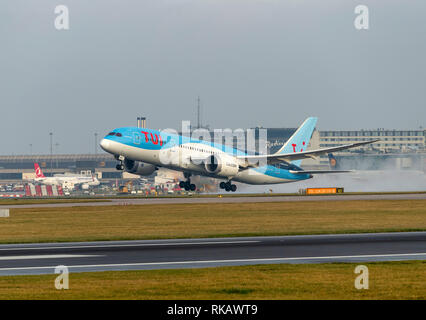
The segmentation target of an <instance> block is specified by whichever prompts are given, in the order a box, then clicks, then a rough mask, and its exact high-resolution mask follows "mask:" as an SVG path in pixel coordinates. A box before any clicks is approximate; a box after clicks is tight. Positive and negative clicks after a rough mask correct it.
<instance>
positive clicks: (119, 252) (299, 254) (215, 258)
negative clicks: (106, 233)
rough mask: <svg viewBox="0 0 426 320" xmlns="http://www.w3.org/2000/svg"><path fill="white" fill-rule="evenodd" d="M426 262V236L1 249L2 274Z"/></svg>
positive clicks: (14, 246)
mask: <svg viewBox="0 0 426 320" xmlns="http://www.w3.org/2000/svg"><path fill="white" fill-rule="evenodd" d="M395 260H426V232H407V233H371V234H345V235H316V236H283V237H244V238H214V239H180V240H146V241H104V242H77V243H76V242H74V243H44V244H10V245H0V275H24V274H52V273H54V270H55V268H56V267H57V266H59V265H65V266H67V267H68V270H69V272H89V271H90V272H92V271H110V270H147V269H175V268H203V267H217V266H237V265H255V264H273V263H325V262H371V261H395Z"/></svg>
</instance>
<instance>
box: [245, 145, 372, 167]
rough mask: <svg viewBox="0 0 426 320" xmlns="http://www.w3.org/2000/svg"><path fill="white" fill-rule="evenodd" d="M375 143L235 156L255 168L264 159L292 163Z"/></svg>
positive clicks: (268, 161) (271, 161)
mask: <svg viewBox="0 0 426 320" xmlns="http://www.w3.org/2000/svg"><path fill="white" fill-rule="evenodd" d="M377 141H380V140H379V139H376V140H371V141H363V142H356V143H351V144H344V145H341V146H337V147H331V148H324V149H316V150H309V151H302V152H293V153H278V154H277V153H274V154H268V155H255V156H237V159H240V160H243V161H245V165H246V166H247V167H256V166H258V165H259V164H260V161H261V160H265V159H266V161H267V163H268V164H275V163H281V162H287V163H290V162H291V161H294V160H301V159H307V158H314V157H316V156H319V155H321V154H325V153H330V152H335V151H341V150H345V149H350V148H355V147H359V146H362V145H365V144H369V143H374V142H377Z"/></svg>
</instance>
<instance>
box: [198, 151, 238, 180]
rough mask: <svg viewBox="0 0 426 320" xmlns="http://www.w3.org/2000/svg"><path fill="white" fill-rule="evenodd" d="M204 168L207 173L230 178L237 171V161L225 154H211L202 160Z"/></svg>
mask: <svg viewBox="0 0 426 320" xmlns="http://www.w3.org/2000/svg"><path fill="white" fill-rule="evenodd" d="M204 168H205V170H206V171H207V172H208V173H212V174H216V175H218V176H221V177H225V178H231V177H233V176H235V175H236V174H237V173H238V171H239V167H238V163H237V161H236V160H235V158H233V157H231V156H227V155H211V156H209V157H208V158H207V159H206V160H205V161H204Z"/></svg>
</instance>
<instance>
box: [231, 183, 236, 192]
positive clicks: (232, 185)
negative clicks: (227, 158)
mask: <svg viewBox="0 0 426 320" xmlns="http://www.w3.org/2000/svg"><path fill="white" fill-rule="evenodd" d="M230 189H231V191H232V192H235V191H237V186H236V185H235V184H231V188H230Z"/></svg>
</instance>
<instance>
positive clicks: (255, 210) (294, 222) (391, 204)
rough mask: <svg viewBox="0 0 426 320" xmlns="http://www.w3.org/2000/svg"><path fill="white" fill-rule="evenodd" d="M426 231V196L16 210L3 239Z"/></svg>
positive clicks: (1, 228) (4, 225) (3, 223)
mask: <svg viewBox="0 0 426 320" xmlns="http://www.w3.org/2000/svg"><path fill="white" fill-rule="evenodd" d="M424 230H426V200H395V201H393V200H368V201H363V200H354V201H307V202H302V201H300V202H271V203H227V204H223V203H206V204H164V205H163V204H161V205H127V206H95V207H93V206H88V207H70V208H13V209H11V210H10V217H9V218H0V243H21V242H55V241H96V240H124V239H128V240H131V239H161V238H198V237H227V236H267V235H293V234H325V233H359V232H393V231H424Z"/></svg>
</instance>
